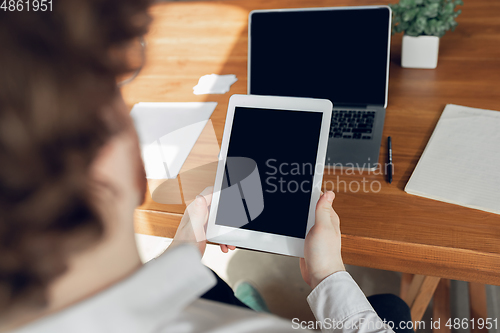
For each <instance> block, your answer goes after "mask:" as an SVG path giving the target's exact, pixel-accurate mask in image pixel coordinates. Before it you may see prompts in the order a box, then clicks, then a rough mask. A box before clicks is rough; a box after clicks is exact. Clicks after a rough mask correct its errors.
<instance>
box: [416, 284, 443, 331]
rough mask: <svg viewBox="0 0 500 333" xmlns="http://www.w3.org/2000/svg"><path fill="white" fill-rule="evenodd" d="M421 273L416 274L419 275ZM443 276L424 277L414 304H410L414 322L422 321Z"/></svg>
mask: <svg viewBox="0 0 500 333" xmlns="http://www.w3.org/2000/svg"><path fill="white" fill-rule="evenodd" d="M417 276H419V275H416V276H415V277H417ZM440 280H441V278H438V277H434V276H426V277H424V279H423V281H422V283H421V284H420V287H419V289H418V293H417V294H416V297H415V300H414V301H413V304H412V305H411V306H410V310H411V319H412V320H413V322H417V321H421V320H422V317H423V316H424V313H425V310H426V309H427V307H428V306H429V302H430V301H431V299H432V296H433V295H434V291H436V288H437V286H438V284H439V281H440ZM415 327H417V329H418V325H417V324H415Z"/></svg>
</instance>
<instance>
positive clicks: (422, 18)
mask: <svg viewBox="0 0 500 333" xmlns="http://www.w3.org/2000/svg"><path fill="white" fill-rule="evenodd" d="M459 5H463V1H462V0H400V1H399V3H397V4H390V5H389V6H390V7H391V9H392V12H393V18H392V33H393V34H394V33H399V32H404V33H405V34H407V35H409V36H420V35H429V36H438V37H442V36H443V35H444V34H445V33H446V32H447V31H448V30H452V31H453V30H454V29H455V27H456V26H457V25H458V23H457V22H456V21H455V18H456V17H457V16H458V15H460V13H461V12H462V11H461V10H457V11H455V8H456V6H459Z"/></svg>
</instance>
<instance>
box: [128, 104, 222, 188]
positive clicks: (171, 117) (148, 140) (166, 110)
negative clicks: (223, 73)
mask: <svg viewBox="0 0 500 333" xmlns="http://www.w3.org/2000/svg"><path fill="white" fill-rule="evenodd" d="M216 106H217V103H216V102H204V103H197V102H193V103H191V102H190V103H138V104H136V105H134V107H133V108H132V111H131V113H130V115H131V116H132V118H133V119H134V123H135V127H136V129H137V133H138V135H139V141H140V144H141V152H142V158H143V160H144V166H145V168H146V177H147V178H149V179H173V178H176V177H177V175H178V174H179V171H180V170H181V168H182V165H183V164H184V162H185V161H186V158H187V157H188V155H189V153H190V152H191V149H193V146H194V144H195V143H196V140H198V137H199V136H200V134H201V132H202V130H203V128H204V127H205V125H206V124H207V122H208V120H209V119H210V116H211V115H212V113H213V111H214V110H215V107H216Z"/></svg>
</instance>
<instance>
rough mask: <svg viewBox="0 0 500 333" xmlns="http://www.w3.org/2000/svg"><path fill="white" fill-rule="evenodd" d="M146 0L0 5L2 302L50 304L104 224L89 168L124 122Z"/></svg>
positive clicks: (7, 305)
mask: <svg viewBox="0 0 500 333" xmlns="http://www.w3.org/2000/svg"><path fill="white" fill-rule="evenodd" d="M149 3H150V1H149V0H64V1H55V2H54V4H53V11H52V12H40V11H39V12H33V11H31V12H27V11H24V12H9V11H0V47H1V49H0V312H2V311H4V310H7V309H9V308H10V307H12V306H14V305H18V304H20V303H21V304H23V305H25V304H30V305H37V306H40V305H43V304H45V303H46V301H47V295H46V294H47V286H48V285H49V284H50V283H51V282H52V281H53V280H54V279H55V278H56V277H58V276H60V275H61V274H62V273H63V272H64V271H65V269H66V265H65V262H66V260H67V255H68V253H70V252H71V251H75V250H81V249H83V248H86V247H88V246H89V244H90V243H91V242H94V241H96V240H97V239H99V237H100V236H101V235H102V233H103V224H102V221H101V217H100V216H99V214H98V213H97V211H96V209H95V208H94V206H95V205H94V204H93V203H92V200H91V196H90V187H91V181H90V179H89V168H90V165H91V163H92V161H93V160H94V159H95V157H96V155H97V153H98V151H99V149H100V148H101V147H102V146H103V145H104V144H105V143H106V142H107V141H108V140H109V139H110V138H111V136H113V135H115V134H116V133H117V132H119V131H121V130H122V129H123V127H124V125H123V124H124V120H123V118H124V116H123V115H120V114H119V112H116V111H114V110H113V108H112V107H110V105H111V104H112V101H113V99H114V98H116V96H117V94H118V89H117V85H116V79H117V77H118V76H119V75H121V74H124V73H126V72H128V71H130V70H131V68H129V67H130V66H128V64H127V62H126V60H125V58H126V57H123V56H122V55H123V54H124V53H125V50H126V48H127V45H129V43H130V42H131V41H132V40H133V39H135V38H137V37H139V36H142V35H143V34H144V33H145V32H146V30H147V27H148V24H149V21H150V18H149V16H148V14H147V8H148V6H149Z"/></svg>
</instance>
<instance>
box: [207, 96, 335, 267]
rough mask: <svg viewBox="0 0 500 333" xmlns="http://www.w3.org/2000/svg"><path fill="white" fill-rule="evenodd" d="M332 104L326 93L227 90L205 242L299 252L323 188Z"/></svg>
mask: <svg viewBox="0 0 500 333" xmlns="http://www.w3.org/2000/svg"><path fill="white" fill-rule="evenodd" d="M332 107H333V106H332V103H331V102H330V101H329V100H326V99H313V98H296V97H274V96H257V95H233V96H231V98H230V99H229V106H228V110H227V116H226V125H225V127H224V135H223V137H222V146H221V152H220V157H219V164H218V167H217V175H216V178H215V185H214V194H213V197H212V204H211V207H210V214H209V220H208V227H207V239H208V240H209V241H211V242H214V243H220V244H227V245H235V246H238V247H243V248H248V249H254V250H261V251H266V252H273V253H279V254H285V255H290V256H296V257H303V256H304V239H305V237H306V235H307V233H308V232H309V229H311V227H312V226H313V225H314V218H315V208H316V203H317V202H318V199H319V197H320V193H321V182H322V180H323V170H324V163H325V155H326V148H327V143H328V134H329V129H330V121H331V117H332Z"/></svg>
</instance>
